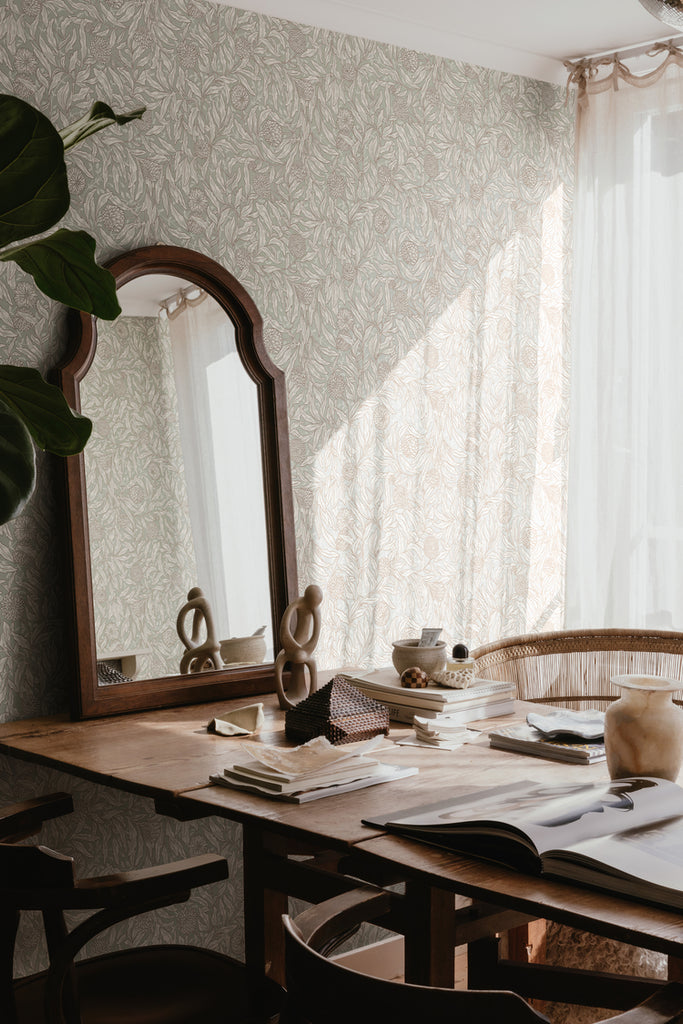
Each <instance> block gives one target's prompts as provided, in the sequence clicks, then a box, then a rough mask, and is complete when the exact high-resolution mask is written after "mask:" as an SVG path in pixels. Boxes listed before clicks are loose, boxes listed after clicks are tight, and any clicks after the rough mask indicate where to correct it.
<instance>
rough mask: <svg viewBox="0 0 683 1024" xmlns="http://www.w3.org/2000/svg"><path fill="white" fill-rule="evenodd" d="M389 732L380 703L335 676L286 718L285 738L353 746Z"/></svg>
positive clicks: (288, 713) (297, 741) (387, 716)
mask: <svg viewBox="0 0 683 1024" xmlns="http://www.w3.org/2000/svg"><path fill="white" fill-rule="evenodd" d="M388 732H389V711H388V710H387V708H385V707H384V705H383V704H380V703H379V701H376V700H372V698H371V697H366V696H365V694H363V693H361V692H360V691H359V690H357V689H356V688H355V686H352V685H351V683H348V682H347V681H346V680H345V679H343V678H342V677H341V676H335V677H334V679H331V680H330V682H329V683H327V685H326V686H323V687H322V689H320V690H316V692H315V693H312V694H311V695H310V697H306V699H305V700H302V701H301V703H300V704H297V706H296V707H295V708H292V709H291V711H288V712H287V713H286V715H285V735H286V736H287V739H290V740H294V741H295V742H296V743H306V742H307V741H308V740H312V739H313V738H314V736H326V737H327V739H328V740H329V741H330V743H334V744H340V743H354V742H355V741H356V740H369V739H371V738H372V737H373V736H378V735H379V734H380V733H384V735H385V736H386V735H387V733H388Z"/></svg>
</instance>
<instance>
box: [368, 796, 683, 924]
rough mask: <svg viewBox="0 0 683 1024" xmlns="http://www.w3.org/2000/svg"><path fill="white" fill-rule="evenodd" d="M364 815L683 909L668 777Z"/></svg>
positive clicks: (523, 866) (679, 821)
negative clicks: (380, 814)
mask: <svg viewBox="0 0 683 1024" xmlns="http://www.w3.org/2000/svg"><path fill="white" fill-rule="evenodd" d="M363 823H364V824H365V825H372V826H373V827H374V828H386V830H387V831H388V832H395V833H397V834H399V835H402V836H408V837H410V838H413V839H419V840H421V841H423V842H427V843H431V844H433V845H435V846H442V847H446V848H448V849H451V850H454V851H459V852H461V853H468V854H473V855H475V856H479V857H484V858H486V859H487V860H492V861H496V862H498V863H501V864H505V865H507V866H510V867H515V868H518V869H520V870H521V871H526V872H529V873H532V874H544V875H551V876H554V877H556V878H564V879H569V880H571V881H573V882H580V883H583V884H585V885H590V886H593V887H595V888H598V889H602V890H605V891H608V892H614V893H620V894H623V895H626V896H631V897H634V898H635V899H641V900H645V901H646V902H648V903H657V904H662V905H663V906H665V907H671V908H675V909H678V910H683V789H681V788H680V787H679V786H677V785H676V784H675V783H674V782H668V781H667V780H666V779H653V778H632V779H617V780H614V781H612V782H605V783H582V784H576V785H567V786H544V785H543V784H542V783H540V782H518V783H512V784H510V785H507V786H497V787H495V788H493V789H478V790H476V791H475V792H472V793H469V794H466V795H465V796H461V797H457V798H455V799H453V800H450V801H448V802H441V803H438V804H431V805H429V806H424V807H416V808H413V809H412V810H407V811H402V812H401V811H399V812H395V813H394V814H390V815H387V816H386V817H384V816H382V817H381V819H376V818H375V819H373V820H372V821H369V820H368V821H364V822H363Z"/></svg>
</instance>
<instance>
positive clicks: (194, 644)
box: [176, 587, 223, 672]
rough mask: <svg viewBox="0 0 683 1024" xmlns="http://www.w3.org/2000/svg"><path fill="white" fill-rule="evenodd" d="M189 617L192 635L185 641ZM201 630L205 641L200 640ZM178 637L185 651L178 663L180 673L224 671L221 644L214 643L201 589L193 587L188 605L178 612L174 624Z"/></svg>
mask: <svg viewBox="0 0 683 1024" xmlns="http://www.w3.org/2000/svg"><path fill="white" fill-rule="evenodd" d="M188 615H192V633H191V635H190V636H189V637H188V635H187V630H186V629H185V620H186V619H187V616H188ZM202 627H203V628H204V630H205V631H206V638H205V639H204V640H202V639H201V636H202ZM176 629H177V630H178V636H179V637H180V639H181V640H182V642H183V645H184V646H185V647H186V648H187V650H186V651H185V653H184V654H183V656H182V658H181V659H180V671H181V672H205V671H207V670H209V669H217V668H223V660H222V658H221V653H220V644H219V643H218V641H217V640H216V630H215V629H214V625H213V615H212V614H211V608H210V606H209V602H208V601H207V599H206V598H205V597H204V593H203V591H202V590H201V589H200V587H192V590H190V591H189V593H188V595H187V603H186V604H184V605H183V607H182V608H181V609H180V611H179V612H178V619H177V621H176Z"/></svg>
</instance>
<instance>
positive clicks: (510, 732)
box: [488, 722, 606, 764]
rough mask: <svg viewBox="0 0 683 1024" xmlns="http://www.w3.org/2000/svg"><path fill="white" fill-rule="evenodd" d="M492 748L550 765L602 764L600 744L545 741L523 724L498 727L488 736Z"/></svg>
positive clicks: (601, 743) (535, 730)
mask: <svg viewBox="0 0 683 1024" xmlns="http://www.w3.org/2000/svg"><path fill="white" fill-rule="evenodd" d="M488 737H489V742H490V743H491V746H492V747H496V748H497V749H498V750H512V751H514V752H515V753H518V754H531V755H532V756H533V757H546V758H549V759H550V760H551V761H565V762H566V763H567V764H595V762H596V761H604V760H605V757H606V755H605V743H604V741H603V740H600V741H597V740H596V741H593V742H587V741H586V740H577V739H549V738H548V737H547V736H543V734H542V733H540V732H539V731H538V729H536V728H534V727H533V726H531V725H528V724H526V723H524V722H522V723H518V724H517V725H502V726H498V727H497V728H496V729H493V730H491V731H490V732H489V734H488Z"/></svg>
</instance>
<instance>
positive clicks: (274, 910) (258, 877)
mask: <svg viewBox="0 0 683 1024" xmlns="http://www.w3.org/2000/svg"><path fill="white" fill-rule="evenodd" d="M242 835H243V838H242V850H243V862H244V951H245V960H246V964H247V969H248V971H249V974H250V977H251V979H252V983H253V987H254V989H255V990H257V989H258V987H259V985H261V983H262V981H263V976H264V975H266V974H267V975H268V976H269V977H270V978H272V979H273V980H274V981H276V982H278V984H280V985H283V984H284V980H285V963H284V961H285V957H284V931H283V928H282V915H283V914H286V913H287V896H286V894H285V893H283V892H277V891H275V890H273V889H268V888H267V887H266V871H265V865H264V859H265V851H264V843H263V833H262V830H261V829H260V828H259V827H258V826H253V825H249V824H245V825H244V826H243V834H242Z"/></svg>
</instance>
